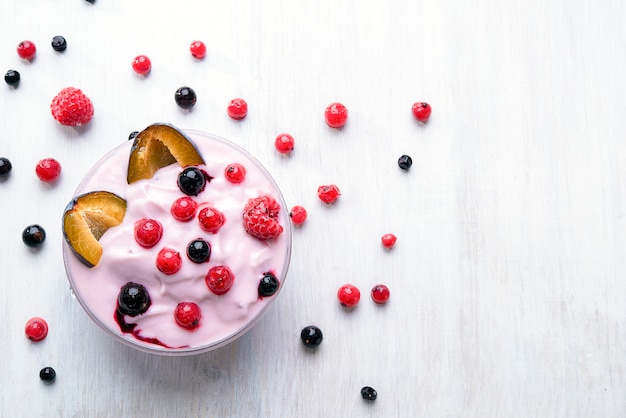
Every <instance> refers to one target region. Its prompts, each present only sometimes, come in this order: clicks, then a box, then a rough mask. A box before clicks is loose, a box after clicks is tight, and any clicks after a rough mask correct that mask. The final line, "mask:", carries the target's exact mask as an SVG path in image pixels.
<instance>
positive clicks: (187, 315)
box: [174, 302, 202, 331]
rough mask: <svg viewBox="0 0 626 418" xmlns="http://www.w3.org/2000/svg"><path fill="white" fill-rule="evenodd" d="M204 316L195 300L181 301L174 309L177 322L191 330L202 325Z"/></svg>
mask: <svg viewBox="0 0 626 418" xmlns="http://www.w3.org/2000/svg"><path fill="white" fill-rule="evenodd" d="M201 318H202V312H201V311H200V307H199V306H198V305H197V304H195V303H193V302H181V303H179V304H178V306H176V309H174V319H175V320H176V323H177V324H178V325H179V326H180V327H182V328H185V329H188V330H190V331H192V330H194V329H196V328H198V325H200V319H201Z"/></svg>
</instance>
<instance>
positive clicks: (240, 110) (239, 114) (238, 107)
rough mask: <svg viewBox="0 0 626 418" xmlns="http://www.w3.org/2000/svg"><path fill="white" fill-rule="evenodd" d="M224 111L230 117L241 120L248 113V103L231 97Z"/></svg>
mask: <svg viewBox="0 0 626 418" xmlns="http://www.w3.org/2000/svg"><path fill="white" fill-rule="evenodd" d="M226 111H227V112H228V116H230V117H231V118H233V119H236V120H241V119H243V118H245V117H246V115H247V114H248V103H246V101H245V100H244V99H239V98H237V99H233V100H231V101H230V103H228V107H227V108H226Z"/></svg>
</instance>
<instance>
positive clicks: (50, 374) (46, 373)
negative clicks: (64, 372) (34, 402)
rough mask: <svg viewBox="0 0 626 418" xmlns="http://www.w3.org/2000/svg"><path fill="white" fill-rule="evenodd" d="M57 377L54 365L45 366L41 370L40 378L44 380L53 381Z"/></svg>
mask: <svg viewBox="0 0 626 418" xmlns="http://www.w3.org/2000/svg"><path fill="white" fill-rule="evenodd" d="M56 377H57V372H55V371H54V369H53V368H52V367H44V368H43V369H41V370H40V371H39V378H40V379H41V380H43V381H44V382H49V383H52V382H54V379H56Z"/></svg>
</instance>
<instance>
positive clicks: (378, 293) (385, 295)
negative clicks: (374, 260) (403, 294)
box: [371, 284, 389, 304]
mask: <svg viewBox="0 0 626 418" xmlns="http://www.w3.org/2000/svg"><path fill="white" fill-rule="evenodd" d="M371 295H372V300H373V301H374V302H376V303H378V304H383V303H387V301H388V300H389V288H388V287H387V286H385V285H384V284H377V285H375V286H374V287H372V293H371Z"/></svg>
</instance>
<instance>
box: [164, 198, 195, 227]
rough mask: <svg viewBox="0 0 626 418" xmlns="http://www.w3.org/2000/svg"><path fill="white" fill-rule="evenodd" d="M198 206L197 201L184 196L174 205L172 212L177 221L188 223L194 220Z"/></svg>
mask: <svg viewBox="0 0 626 418" xmlns="http://www.w3.org/2000/svg"><path fill="white" fill-rule="evenodd" d="M197 207H198V204H197V203H196V201H195V200H193V199H192V198H190V197H189V196H183V197H180V198H178V199H176V200H175V201H174V203H172V207H171V209H170V212H171V213H172V216H173V217H174V219H176V220H177V221H181V222H187V221H190V220H192V219H193V217H194V216H195V215H196V208H197Z"/></svg>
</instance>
